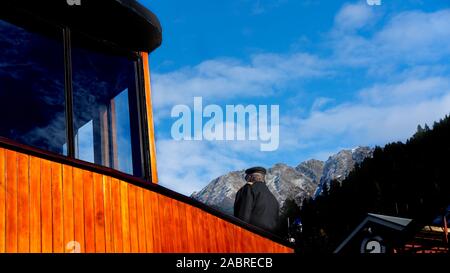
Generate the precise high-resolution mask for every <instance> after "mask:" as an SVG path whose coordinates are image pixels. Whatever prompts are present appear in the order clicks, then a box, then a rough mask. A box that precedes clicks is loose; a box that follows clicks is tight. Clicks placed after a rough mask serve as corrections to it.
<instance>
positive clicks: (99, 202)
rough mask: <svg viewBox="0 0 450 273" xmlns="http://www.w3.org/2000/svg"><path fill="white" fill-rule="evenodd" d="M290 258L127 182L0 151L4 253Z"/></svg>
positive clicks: (249, 234)
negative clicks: (271, 255) (274, 255)
mask: <svg viewBox="0 0 450 273" xmlns="http://www.w3.org/2000/svg"><path fill="white" fill-rule="evenodd" d="M64 251H65V252H292V250H291V249H290V248H287V247H285V246H282V245H279V244H277V243H274V242H272V241H270V240H268V239H266V238H264V237H262V236H260V235H257V234H255V233H252V232H250V231H248V230H246V229H244V228H241V227H239V226H236V225H234V224H232V223H229V222H227V221H225V220H223V219H220V218H218V217H216V216H214V215H212V214H210V213H207V212H205V211H203V210H201V209H199V208H196V207H193V206H191V205H188V204H186V203H184V202H182V201H178V200H175V199H173V198H170V197H167V196H165V195H162V194H159V193H156V192H153V191H150V190H148V189H144V188H141V187H138V186H135V185H132V184H129V183H127V182H125V181H121V180H118V179H116V178H111V177H108V176H105V175H101V174H97V173H93V172H91V171H86V170H82V169H79V168H75V167H71V166H67V165H64V164H60V163H55V162H51V161H49V160H45V159H40V158H37V157H34V156H29V155H26V154H22V153H17V152H14V151H10V150H8V149H3V148H0V252H64Z"/></svg>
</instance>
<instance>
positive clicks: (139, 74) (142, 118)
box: [0, 14, 152, 183]
mask: <svg viewBox="0 0 450 273" xmlns="http://www.w3.org/2000/svg"><path fill="white" fill-rule="evenodd" d="M27 16H28V18H27V19H26V21H30V22H33V21H36V20H37V21H41V22H44V23H45V24H47V25H49V26H52V27H57V28H59V29H60V30H61V31H62V35H61V39H63V40H62V46H63V52H64V56H63V59H64V97H65V106H64V107H65V115H64V116H65V122H66V124H65V125H66V126H65V127H66V130H65V131H66V132H65V134H66V139H67V155H60V154H57V153H54V152H52V151H49V150H45V149H42V148H37V147H31V146H29V145H27V144H24V143H20V142H18V141H15V140H13V139H9V138H6V137H2V136H0V142H6V144H7V145H11V144H13V145H14V144H16V143H17V146H19V147H20V148H21V149H25V150H27V151H32V152H34V151H39V152H40V153H42V154H44V155H46V156H47V157H52V158H55V159H58V158H61V157H62V158H67V159H69V160H70V161H71V162H77V163H79V164H80V165H84V166H85V167H89V168H92V167H94V166H95V169H96V171H98V172H102V173H105V170H110V171H109V172H107V173H108V174H110V175H113V174H116V173H117V172H119V173H120V174H123V175H125V176H131V177H134V178H138V179H143V180H145V181H146V182H149V183H151V182H152V173H151V172H152V170H151V158H150V151H149V147H150V143H149V139H148V128H147V109H146V103H145V100H146V90H145V79H144V67H143V60H142V56H141V54H140V52H136V51H132V50H130V49H126V48H122V47H120V46H118V45H116V44H113V43H109V42H106V41H102V40H99V39H96V38H95V37H92V36H90V35H85V34H84V33H83V32H77V31H76V30H75V32H77V33H79V34H81V35H83V36H85V37H86V39H88V40H89V41H92V43H97V44H100V45H101V46H102V47H106V48H109V49H112V50H114V51H117V52H119V53H120V54H121V55H123V56H126V57H130V56H131V57H132V58H133V59H134V62H133V65H134V67H135V73H134V74H135V75H134V77H135V84H136V92H137V94H136V98H137V101H136V106H137V107H136V108H137V109H133V110H131V108H130V111H137V113H136V117H137V119H138V120H137V121H136V122H137V123H138V125H139V126H138V130H139V131H138V132H137V134H138V135H139V143H138V144H139V147H140V162H139V163H140V165H141V166H142V170H143V173H142V177H141V176H135V175H132V174H128V173H124V172H121V171H120V170H117V169H114V168H111V167H106V166H103V165H100V164H95V163H91V162H87V161H83V160H81V159H77V158H76V157H75V135H74V124H73V122H74V112H73V78H72V72H73V70H72V68H73V67H72V39H71V36H72V28H70V27H69V26H66V25H61V24H57V23H53V22H49V21H47V20H44V19H43V18H36V17H34V16H30V15H29V14H28V15H27ZM6 19H7V18H6ZM0 20H4V18H3V16H2V17H0ZM7 21H8V20H7ZM8 22H9V21H8ZM11 24H13V25H16V24H15V23H14V22H11ZM25 29H26V30H27V28H25ZM37 33H40V32H37ZM5 140H6V141H5ZM58 161H60V160H58Z"/></svg>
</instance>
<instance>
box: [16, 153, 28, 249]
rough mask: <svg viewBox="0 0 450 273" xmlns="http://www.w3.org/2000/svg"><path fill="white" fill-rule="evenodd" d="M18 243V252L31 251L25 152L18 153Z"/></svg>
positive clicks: (26, 157)
mask: <svg viewBox="0 0 450 273" xmlns="http://www.w3.org/2000/svg"><path fill="white" fill-rule="evenodd" d="M17 157H18V166H19V168H18V175H17V188H18V191H17V194H18V195H17V198H18V199H17V208H18V213H17V215H18V218H17V232H18V233H17V236H18V237H17V244H18V246H17V247H18V252H20V253H28V252H30V203H29V197H30V187H29V161H28V160H29V157H28V155H25V154H20V153H18V154H17Z"/></svg>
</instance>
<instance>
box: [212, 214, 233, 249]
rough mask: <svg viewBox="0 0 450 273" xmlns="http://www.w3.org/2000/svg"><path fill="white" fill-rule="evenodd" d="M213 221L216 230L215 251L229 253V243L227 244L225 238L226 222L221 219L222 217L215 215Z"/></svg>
mask: <svg viewBox="0 0 450 273" xmlns="http://www.w3.org/2000/svg"><path fill="white" fill-rule="evenodd" d="M214 222H215V223H216V226H217V232H216V234H217V247H218V249H217V251H219V252H220V253H229V252H230V245H229V244H228V242H227V240H226V236H227V234H226V232H227V228H226V223H225V221H223V220H222V219H219V218H217V217H214ZM230 239H231V238H230Z"/></svg>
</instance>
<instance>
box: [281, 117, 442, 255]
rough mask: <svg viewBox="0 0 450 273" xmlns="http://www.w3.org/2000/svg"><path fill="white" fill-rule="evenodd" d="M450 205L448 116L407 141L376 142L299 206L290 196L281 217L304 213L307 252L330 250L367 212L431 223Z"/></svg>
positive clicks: (301, 246)
mask: <svg viewBox="0 0 450 273" xmlns="http://www.w3.org/2000/svg"><path fill="white" fill-rule="evenodd" d="M449 204H450V117H449V116H446V117H445V118H443V119H441V120H440V121H439V122H435V123H434V125H433V126H432V128H431V129H430V128H429V126H428V125H426V124H425V126H424V127H422V126H420V125H419V126H418V128H417V132H416V133H415V134H414V136H412V137H411V138H410V139H408V140H407V142H406V143H402V142H395V143H390V144H387V145H386V146H384V147H383V148H382V147H376V148H375V151H374V154H373V157H372V158H367V159H365V160H364V161H363V162H362V163H361V164H359V165H357V166H356V167H355V169H354V170H353V171H352V172H351V173H350V174H349V176H348V177H347V178H346V179H345V180H344V181H342V182H341V183H339V182H337V181H333V182H332V183H331V184H330V185H329V186H328V187H327V188H326V189H324V192H323V193H322V195H320V196H318V197H316V198H315V199H312V198H310V199H305V200H304V201H303V204H302V206H301V208H299V207H297V206H296V205H295V202H293V201H290V200H288V201H287V202H286V207H285V208H284V213H283V215H282V218H283V220H282V221H286V219H287V218H288V217H289V219H295V218H300V219H301V221H302V224H303V228H302V231H303V232H302V233H301V238H300V240H297V243H298V244H299V245H297V247H298V248H299V250H300V251H301V252H306V253H331V252H333V250H334V249H335V248H336V246H337V245H338V244H339V243H341V242H342V240H343V239H344V238H345V237H346V236H348V234H349V233H350V232H351V231H352V230H353V229H354V228H355V227H356V226H357V225H358V224H359V223H360V222H361V221H362V219H363V218H364V217H365V216H366V215H367V213H378V214H385V215H391V216H398V217H405V218H411V219H414V220H415V222H416V223H417V224H418V226H420V225H425V224H428V223H430V222H431V221H432V220H433V219H434V218H435V217H436V216H438V215H439V214H441V213H443V212H444V211H446V208H447V206H448V205H449Z"/></svg>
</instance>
